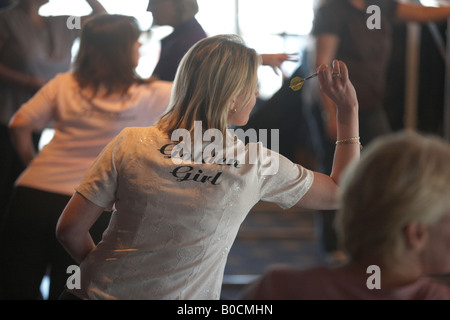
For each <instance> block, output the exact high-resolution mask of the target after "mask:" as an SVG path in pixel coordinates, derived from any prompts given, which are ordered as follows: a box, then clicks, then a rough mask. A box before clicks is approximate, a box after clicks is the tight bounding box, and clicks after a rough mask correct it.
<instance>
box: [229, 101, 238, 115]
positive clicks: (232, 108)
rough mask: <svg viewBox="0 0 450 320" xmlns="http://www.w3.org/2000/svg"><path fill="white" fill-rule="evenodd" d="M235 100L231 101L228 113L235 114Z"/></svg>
mask: <svg viewBox="0 0 450 320" xmlns="http://www.w3.org/2000/svg"><path fill="white" fill-rule="evenodd" d="M236 111H237V110H236V99H233V100H231V105H230V110H229V112H230V113H236Z"/></svg>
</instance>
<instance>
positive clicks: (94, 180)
mask: <svg viewBox="0 0 450 320" xmlns="http://www.w3.org/2000/svg"><path fill="white" fill-rule="evenodd" d="M126 132H127V129H124V130H122V132H121V133H120V134H119V135H118V136H116V137H115V138H114V139H113V140H111V142H110V143H108V145H107V146H106V147H105V148H104V149H103V150H102V152H101V153H100V154H99V156H98V157H97V158H96V160H95V161H94V163H93V164H92V166H91V167H90V168H89V169H88V171H87V172H86V174H85V175H84V177H83V179H82V181H81V183H80V184H79V185H78V187H76V188H75V190H76V191H77V192H78V193H80V194H82V195H83V196H84V197H85V198H87V199H88V200H90V201H91V202H93V203H94V204H96V205H98V206H100V207H102V208H105V209H111V208H112V206H113V205H114V203H115V201H116V190H117V178H118V171H117V165H116V164H117V158H118V156H119V150H120V149H121V147H122V145H123V144H124V143H125V142H124V140H125V137H126ZM125 144H126V143H125Z"/></svg>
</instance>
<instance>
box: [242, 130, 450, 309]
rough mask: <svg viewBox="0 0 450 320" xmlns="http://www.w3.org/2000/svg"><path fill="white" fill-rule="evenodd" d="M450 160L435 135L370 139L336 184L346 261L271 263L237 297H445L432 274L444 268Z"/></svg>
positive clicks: (448, 268) (449, 267) (446, 289)
mask: <svg viewBox="0 0 450 320" xmlns="http://www.w3.org/2000/svg"><path fill="white" fill-rule="evenodd" d="M449 163H450V148H449V145H448V143H447V142H445V141H443V140H442V139H441V138H438V137H436V136H425V135H420V134H418V133H415V132H407V131H405V132H403V131H402V132H398V133H393V134H388V135H384V136H383V137H379V138H377V139H375V140H374V142H373V143H372V144H371V145H369V146H368V147H367V148H366V149H365V151H364V152H363V153H362V155H361V160H360V161H359V162H357V163H355V164H354V165H352V166H350V167H349V169H348V170H347V171H346V172H345V173H344V175H343V179H342V182H341V196H340V202H341V208H340V209H339V211H338V214H337V216H336V230H337V235H338V239H339V243H340V244H341V247H342V249H343V251H344V253H345V254H346V255H347V257H348V260H347V261H346V262H345V263H343V264H341V265H339V266H329V265H327V266H318V267H313V268H309V269H303V270H300V269H295V268H291V267H289V266H274V267H272V268H270V270H269V271H267V272H266V273H265V274H264V275H262V276H261V277H260V278H259V279H257V280H256V281H255V282H254V283H252V284H251V285H249V286H248V287H247V288H246V289H245V290H244V292H243V294H242V298H243V299H249V300H252V299H261V300H263V299H264V300H265V299H268V300H276V299H284V300H288V299H289V300H294V299H306V300H311V299H313V300H325V299H333V300H344V299H349V300H356V299H371V300H372V299H373V300H375V299H381V300H398V299H399V300H422V299H436V300H438V299H445V300H448V299H450V286H448V285H445V284H443V283H439V282H438V281H436V279H434V276H438V275H442V274H448V273H449V272H450V246H449V243H450V199H449V197H448V195H449V194H450V184H449V183H448V182H449V181H450V167H449V165H448V164H449ZM436 278H439V277H436Z"/></svg>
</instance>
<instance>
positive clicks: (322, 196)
mask: <svg viewBox="0 0 450 320" xmlns="http://www.w3.org/2000/svg"><path fill="white" fill-rule="evenodd" d="M260 60H261V59H260V57H258V55H257V53H256V51H255V50H253V49H251V48H248V47H247V46H246V45H245V44H244V42H243V40H242V38H240V37H238V36H237V35H218V36H212V37H208V38H205V39H203V40H200V41H199V42H197V43H196V44H195V45H194V46H193V47H192V48H191V49H190V50H189V51H188V53H187V54H186V55H185V56H184V58H183V59H182V61H181V63H180V66H179V68H178V71H177V74H176V77H175V81H174V86H173V91H172V97H171V102H170V104H169V112H168V113H166V114H165V115H164V116H163V117H162V118H161V119H160V120H159V121H158V122H157V123H156V125H155V126H151V127H147V128H127V129H125V130H123V131H122V132H121V133H120V135H118V136H117V137H116V138H115V139H114V140H113V141H112V142H111V143H110V144H109V145H108V146H107V147H106V148H105V149H104V150H103V152H102V153H101V155H99V157H98V158H97V161H96V162H95V164H94V165H93V166H92V167H91V168H90V169H89V171H88V172H87V173H86V175H85V177H84V179H83V181H82V182H81V184H80V185H79V186H78V187H77V188H76V192H75V193H74V195H73V197H72V199H71V200H70V202H69V204H68V205H67V207H66V208H65V210H64V212H63V213H62V215H61V217H60V219H59V221H58V225H57V229H56V233H57V237H58V239H59V240H60V241H61V243H62V244H63V246H64V247H65V248H66V250H67V251H68V252H69V253H70V254H71V255H72V256H73V258H74V259H75V260H76V261H77V263H80V264H81V265H80V270H81V272H80V277H81V289H80V290H78V289H73V288H69V290H68V292H67V294H68V295H72V296H76V297H78V298H80V299H219V297H220V291H221V287H222V278H223V271H224V267H225V264H226V260H227V256H228V253H229V251H230V248H231V246H232V245H233V243H234V240H235V237H236V234H237V232H238V230H239V227H240V225H241V223H242V221H243V220H244V219H245V217H246V215H247V214H248V212H249V211H250V209H251V208H252V207H253V206H254V205H255V204H256V203H257V202H259V201H260V200H264V201H270V202H274V203H276V204H278V205H279V206H280V207H282V208H289V207H292V206H294V205H298V206H301V207H308V208H335V207H336V205H337V203H336V202H335V201H336V199H337V192H338V181H339V177H340V174H341V172H342V170H344V168H345V167H346V166H347V165H348V164H349V163H350V162H351V161H353V160H356V159H358V158H359V153H360V144H359V140H358V138H357V136H358V121H357V118H358V116H357V114H358V104H357V99H356V94H355V91H354V88H353V86H352V85H351V83H350V81H349V79H348V73H347V69H346V67H345V64H343V63H342V62H337V61H336V62H335V63H334V66H333V68H331V67H329V66H325V65H324V66H321V67H320V68H319V78H320V81H321V84H322V88H323V90H325V91H326V92H328V94H329V95H330V97H331V98H332V99H333V100H334V101H335V102H336V105H337V108H338V118H337V121H338V128H339V130H338V131H339V132H338V139H339V141H338V143H337V146H336V154H335V167H334V170H333V172H332V174H331V175H330V176H326V175H321V174H318V173H315V172H313V171H310V170H308V169H305V168H304V167H302V166H301V165H297V164H294V163H292V162H291V161H289V160H288V159H287V158H285V157H283V156H282V155H280V154H278V153H277V152H275V151H273V150H268V149H266V148H265V147H263V145H262V143H261V142H256V141H252V142H250V143H248V144H247V145H244V142H243V141H241V140H240V139H238V137H237V136H236V135H235V134H234V133H233V131H230V130H229V129H228V126H231V125H236V126H241V125H244V124H245V123H246V122H247V121H248V118H249V115H250V112H251V110H252V108H253V107H254V105H255V101H256V98H257V97H258V95H259V92H258V89H257V85H258V72H257V70H258V66H259V65H260ZM209 134H214V138H215V139H214V144H213V146H211V144H209V143H207V141H205V140H209V141H210V142H211V141H212V137H210V138H209V139H208V135H209ZM180 135H182V137H183V138H182V141H180V139H181V138H180ZM197 135H200V137H199V136H197ZM198 139H200V140H201V141H202V142H203V143H199V144H198V145H197V146H195V145H194V149H192V144H191V142H194V141H198ZM274 164H276V165H274ZM112 206H114V207H115V208H116V211H115V212H114V214H113V215H112V219H111V223H110V224H109V227H108V229H107V230H106V232H105V235H104V237H103V239H102V241H101V242H100V243H99V244H98V245H97V246H96V245H95V244H94V242H93V241H92V238H91V236H90V234H89V229H90V228H91V225H92V224H93V223H94V222H95V221H96V219H97V217H98V216H99V215H100V214H101V213H102V212H103V211H104V210H105V208H110V207H112Z"/></svg>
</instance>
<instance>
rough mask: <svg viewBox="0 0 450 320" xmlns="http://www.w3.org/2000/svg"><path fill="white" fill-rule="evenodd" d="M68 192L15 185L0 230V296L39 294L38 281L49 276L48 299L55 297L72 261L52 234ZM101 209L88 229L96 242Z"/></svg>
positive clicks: (34, 296) (103, 223)
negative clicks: (57, 192) (63, 193)
mask: <svg viewBox="0 0 450 320" xmlns="http://www.w3.org/2000/svg"><path fill="white" fill-rule="evenodd" d="M69 200H70V196H67V195H62V194H55V193H51V192H45V191H41V190H36V189H31V188H25V187H17V188H15V190H14V192H13V196H12V199H11V203H10V207H9V211H8V212H7V215H6V219H5V221H4V223H3V226H2V229H1V233H0V240H1V241H0V243H1V244H2V245H1V246H0V259H1V260H0V299H14V300H18V299H27V300H34V299H40V298H42V297H41V295H40V284H41V281H42V278H43V277H44V275H45V274H49V277H50V292H49V299H52V300H53V299H58V297H59V295H60V294H61V292H62V291H63V290H64V286H65V284H66V281H67V279H68V277H69V276H70V274H68V273H67V267H68V266H70V265H75V264H76V263H75V261H74V260H73V259H72V258H71V257H70V255H69V254H68V253H67V252H66V251H65V250H64V248H63V247H62V245H61V244H60V243H59V242H58V240H57V239H56V236H55V231H56V224H57V222H58V219H59V216H60V215H61V213H62V211H63V210H64V208H65V206H66V205H67V202H68V201H69ZM109 218H110V213H109V212H108V213H107V212H105V213H104V214H103V215H102V216H101V217H100V218H99V220H98V221H97V222H96V224H95V225H94V226H93V227H92V229H91V235H92V237H93V239H94V241H95V242H96V243H97V242H98V241H99V240H100V239H101V235H102V233H103V231H104V230H105V229H106V227H107V225H108V223H109Z"/></svg>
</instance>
